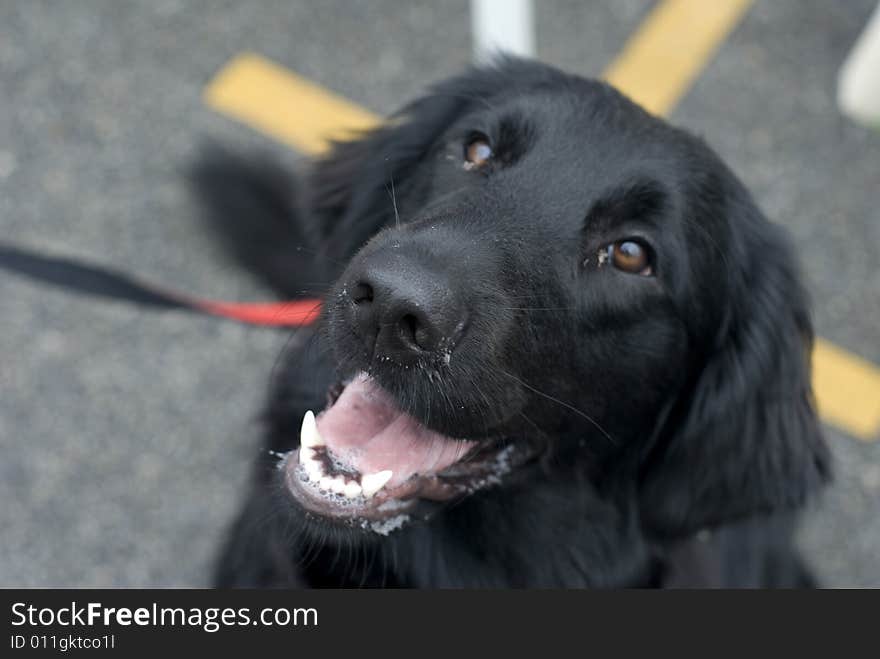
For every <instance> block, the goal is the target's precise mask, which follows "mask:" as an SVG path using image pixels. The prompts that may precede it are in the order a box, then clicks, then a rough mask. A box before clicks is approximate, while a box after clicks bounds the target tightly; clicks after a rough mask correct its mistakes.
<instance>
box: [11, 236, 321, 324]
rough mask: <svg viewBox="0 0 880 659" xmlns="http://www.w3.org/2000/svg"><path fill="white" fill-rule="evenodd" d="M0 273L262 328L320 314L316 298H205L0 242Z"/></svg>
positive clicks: (310, 320) (305, 321) (307, 321)
mask: <svg viewBox="0 0 880 659" xmlns="http://www.w3.org/2000/svg"><path fill="white" fill-rule="evenodd" d="M0 269H4V270H7V271H9V272H14V273H16V274H18V275H22V276H24V277H27V278H29V279H32V280H35V281H39V282H42V283H44V284H49V285H50V286H56V287H59V288H62V289H64V290H68V291H71V292H75V293H80V294H84V295H91V296H94V297H100V298H105V299H111V300H122V301H126V302H132V303H135V304H139V305H142V306H146V307H153V308H156V309H178V310H184V311H191V312H196V313H202V314H207V315H211V316H217V317H219V318H228V319H230V320H236V321H238V322H240V323H246V324H249V325H261V326H264V327H301V326H303V325H310V324H312V323H313V322H314V321H315V320H316V319H317V317H318V316H319V315H320V313H321V301H320V300H317V299H302V300H290V301H285V302H257V303H246V302H224V301H221V300H206V299H202V298H198V297H193V296H191V295H186V294H183V293H180V292H178V291H174V290H171V289H168V288H163V287H160V286H156V285H154V284H150V283H148V282H145V281H142V280H140V279H137V278H135V277H132V276H131V275H128V274H125V273H124V272H120V271H118V270H113V269H111V268H106V267H103V266H97V265H93V264H88V263H82V262H79V261H75V260H73V259H70V258H65V257H50V256H43V255H40V254H37V253H36V252H33V251H29V250H24V249H20V248H18V247H13V246H12V245H9V244H6V243H0Z"/></svg>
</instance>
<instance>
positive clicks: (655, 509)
mask: <svg viewBox="0 0 880 659" xmlns="http://www.w3.org/2000/svg"><path fill="white" fill-rule="evenodd" d="M742 197H744V198H740V199H738V200H737V203H735V204H733V205H728V206H727V208H728V211H727V212H728V214H730V213H731V212H732V213H734V214H735V217H733V219H732V220H731V221H730V229H728V231H729V236H728V238H727V241H726V242H727V243H728V244H727V248H726V250H727V254H726V255H725V258H723V259H721V261H723V262H724V263H725V264H726V265H725V266H724V267H725V269H726V271H727V272H726V278H725V277H720V278H719V280H717V281H712V282H703V285H704V286H705V287H706V288H705V290H706V291H707V292H708V293H709V294H713V293H714V296H715V302H714V304H715V305H718V300H726V302H725V303H724V304H723V305H722V306H719V307H717V308H718V314H717V316H716V318H715V319H714V321H713V322H712V324H713V325H714V326H715V327H716V330H715V331H714V332H713V339H712V341H711V342H709V343H708V344H707V345H706V347H705V349H704V350H703V351H701V352H702V356H701V357H699V358H698V360H697V362H698V363H696V364H694V365H693V367H692V372H693V375H692V377H691V382H690V383H689V385H688V386H686V387H685V390H684V392H683V393H682V394H681V395H680V396H679V398H678V399H677V400H676V401H675V402H674V403H672V404H671V405H670V410H669V414H668V417H667V419H666V423H665V424H664V426H663V431H662V432H661V433H658V436H657V438H656V442H655V443H654V444H653V446H652V447H651V450H650V452H649V453H648V454H647V456H646V458H645V461H644V463H643V471H642V481H641V506H642V515H643V519H644V521H645V522H646V525H647V526H648V528H649V529H651V531H652V532H653V533H656V534H657V535H658V536H666V537H669V536H681V535H684V534H690V533H693V532H695V531H697V530H699V529H702V528H706V527H712V526H716V525H719V524H721V523H724V522H728V521H732V520H735V519H739V518H743V517H746V516H749V515H754V514H769V513H772V512H774V511H781V510H786V509H793V508H796V507H798V506H800V505H802V504H803V503H804V502H805V501H806V499H807V498H808V496H809V495H810V494H811V493H812V492H814V491H815V490H817V489H818V487H819V486H820V485H821V484H823V483H824V482H825V481H827V480H828V478H829V472H830V468H829V455H828V451H827V447H826V445H825V443H824V440H823V437H822V431H821V427H820V424H819V421H818V419H817V417H816V412H815V408H814V404H813V398H812V390H811V385H810V352H811V348H812V329H811V326H810V321H809V315H808V310H807V302H806V295H805V293H804V292H803V290H802V288H801V286H800V282H799V277H798V273H797V271H796V267H795V260H794V258H793V255H792V254H791V253H790V249H789V248H788V239H787V236H786V235H785V234H784V233H783V232H782V230H781V229H779V228H778V227H776V226H774V225H771V224H770V223H769V222H767V221H766V219H765V218H764V217H763V216H762V215H761V214H760V212H759V211H758V210H757V209H756V208H755V207H754V206H753V204H752V203H751V201H750V200H749V199H748V197H747V195H746V193H745V192H744V191H743V192H742ZM731 208H732V209H733V210H732V211H731V210H729V209H731ZM703 275H704V278H705V277H706V273H703ZM725 279H726V281H724V280H725ZM707 284H708V285H707ZM713 289H714V290H713ZM695 343H696V341H695Z"/></svg>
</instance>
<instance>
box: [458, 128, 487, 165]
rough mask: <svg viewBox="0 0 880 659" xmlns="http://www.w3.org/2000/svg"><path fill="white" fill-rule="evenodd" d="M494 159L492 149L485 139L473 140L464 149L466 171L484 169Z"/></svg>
mask: <svg viewBox="0 0 880 659" xmlns="http://www.w3.org/2000/svg"><path fill="white" fill-rule="evenodd" d="M491 158H492V147H491V146H489V140H487V139H486V138H485V137H482V136H481V137H475V138H473V139H471V140H470V141H469V142H468V143H467V144H466V145H465V148H464V160H465V163H464V166H465V169H473V168H474V167H482V166H483V165H485V164H486V163H487V162H489V160H490V159H491Z"/></svg>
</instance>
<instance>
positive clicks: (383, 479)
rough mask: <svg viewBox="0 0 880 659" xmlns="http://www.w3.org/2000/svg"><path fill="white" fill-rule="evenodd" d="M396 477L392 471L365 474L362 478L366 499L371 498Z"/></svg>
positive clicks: (362, 487)
mask: <svg viewBox="0 0 880 659" xmlns="http://www.w3.org/2000/svg"><path fill="white" fill-rule="evenodd" d="M393 475H394V472H392V471H391V470H390V469H386V470H385V471H377V472H376V473H375V474H364V475H363V476H362V477H361V489H363V492H364V496H365V497H368V498H369V497H371V496H373V495H374V494H376V492H378V491H379V490H381V489H382V488H383V487H385V484H386V483H387V482H388V481H390V480H391V477H392V476H393Z"/></svg>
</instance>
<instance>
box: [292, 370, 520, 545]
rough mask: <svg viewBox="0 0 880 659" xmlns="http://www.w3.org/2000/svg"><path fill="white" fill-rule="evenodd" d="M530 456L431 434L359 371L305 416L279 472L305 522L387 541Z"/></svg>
mask: <svg viewBox="0 0 880 659" xmlns="http://www.w3.org/2000/svg"><path fill="white" fill-rule="evenodd" d="M531 454H532V452H531V450H530V449H529V448H527V447H526V446H525V445H521V444H518V443H514V442H510V441H505V440H499V439H497V438H495V439H491V440H490V439H487V438H472V437H471V438H462V437H449V436H447V435H444V434H441V433H439V432H436V431H434V430H431V429H429V428H427V427H426V426H425V424H424V423H422V422H421V421H420V420H418V419H416V418H414V417H412V416H410V415H409V414H407V413H406V412H404V411H402V410H401V408H400V406H399V405H398V404H397V402H396V400H395V399H394V398H393V397H392V396H391V395H390V394H389V393H388V392H387V391H386V390H385V389H383V388H382V387H381V386H379V385H378V383H377V382H376V381H375V380H373V379H372V378H371V377H369V376H368V375H366V374H364V373H360V374H358V375H356V376H355V377H354V378H353V379H351V380H350V381H348V382H346V383H342V384H338V385H335V386H334V387H332V388H331V390H330V391H329V392H328V406H327V407H326V409H324V410H323V411H322V412H320V413H319V414H318V415H317V417H315V416H314V415H313V414H312V413H311V412H307V413H306V415H305V417H304V419H303V426H302V430H301V432H300V446H299V447H298V448H296V449H294V450H293V451H291V452H290V453H288V454H287V455H286V456H285V458H284V460H283V461H282V463H281V464H280V465H279V466H280V469H281V472H282V477H283V481H284V485H285V487H286V488H287V490H288V491H289V493H290V495H291V496H292V497H293V499H294V500H295V501H296V502H297V504H298V505H299V506H300V507H301V508H302V509H303V510H304V511H305V512H306V514H307V515H308V516H310V517H317V518H319V519H322V520H325V521H329V522H333V523H337V524H343V525H347V526H352V527H356V528H361V529H365V530H369V531H375V532H378V533H380V534H383V535H387V534H388V533H389V532H390V531H393V530H396V529H398V528H400V527H402V526H403V525H405V524H406V523H407V522H409V521H410V520H413V519H419V518H423V517H424V516H425V515H426V514H427V512H428V511H431V510H436V509H437V507H438V504H439V505H442V504H444V503H447V502H452V501H456V500H459V499H461V498H463V497H467V496H470V495H472V494H474V493H475V492H478V491H480V490H482V489H484V488H487V487H491V486H494V485H497V484H500V483H501V482H502V481H503V479H504V478H505V477H506V476H507V474H509V473H510V472H511V471H512V470H514V469H516V468H517V467H518V466H519V465H521V464H523V463H524V462H525V461H527V460H528V458H529V457H530V456H531Z"/></svg>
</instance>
